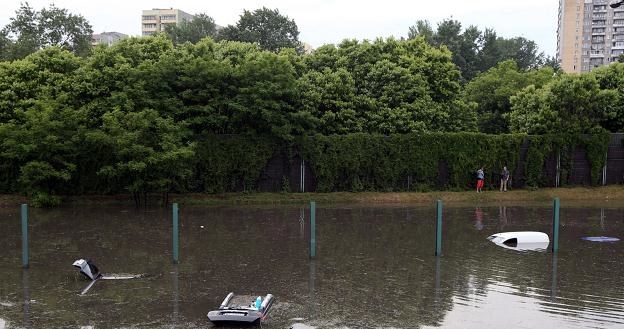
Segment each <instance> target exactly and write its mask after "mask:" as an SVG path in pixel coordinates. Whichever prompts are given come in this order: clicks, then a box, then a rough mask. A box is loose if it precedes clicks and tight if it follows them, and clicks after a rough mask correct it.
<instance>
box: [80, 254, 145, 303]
mask: <svg viewBox="0 0 624 329" xmlns="http://www.w3.org/2000/svg"><path fill="white" fill-rule="evenodd" d="M72 265H73V266H74V267H77V268H78V269H79V270H80V274H82V275H83V276H84V277H85V278H87V279H89V280H91V282H90V283H89V284H88V285H87V286H86V287H85V288H84V289H82V291H81V292H80V294H81V295H84V294H86V293H87V292H88V291H89V289H91V287H93V285H95V283H96V282H98V281H99V280H128V279H139V278H142V277H144V276H145V275H143V274H138V275H133V274H124V275H104V274H102V273H100V270H99V269H98V267H97V266H95V264H94V263H93V262H92V261H91V260H84V259H78V260H76V261H75V262H74V263H73V264H72Z"/></svg>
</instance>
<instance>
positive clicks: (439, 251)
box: [435, 200, 442, 256]
mask: <svg viewBox="0 0 624 329" xmlns="http://www.w3.org/2000/svg"><path fill="white" fill-rule="evenodd" d="M436 210H437V214H438V216H437V217H438V218H437V220H436V241H435V244H436V249H435V255H436V256H440V255H442V200H438V201H437V202H436Z"/></svg>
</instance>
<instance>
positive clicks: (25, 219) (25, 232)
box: [22, 203, 29, 268]
mask: <svg viewBox="0 0 624 329" xmlns="http://www.w3.org/2000/svg"><path fill="white" fill-rule="evenodd" d="M28 265H29V263H28V205H27V204H25V203H24V204H22V266H23V267H24V268H28Z"/></svg>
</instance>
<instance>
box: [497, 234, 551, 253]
mask: <svg viewBox="0 0 624 329" xmlns="http://www.w3.org/2000/svg"><path fill="white" fill-rule="evenodd" d="M488 240H490V241H492V242H494V243H495V244H496V245H498V246H501V247H503V248H507V249H513V250H519V251H527V250H535V251H540V250H546V249H547V248H548V244H549V243H550V239H549V238H548V234H546V233H543V232H531V231H522V232H502V233H496V234H492V235H490V236H489V237H488Z"/></svg>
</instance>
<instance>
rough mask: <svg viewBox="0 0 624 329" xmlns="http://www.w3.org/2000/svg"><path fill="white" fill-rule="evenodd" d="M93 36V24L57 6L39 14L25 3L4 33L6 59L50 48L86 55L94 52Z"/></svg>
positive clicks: (3, 49) (43, 10) (3, 54)
mask: <svg viewBox="0 0 624 329" xmlns="http://www.w3.org/2000/svg"><path fill="white" fill-rule="evenodd" d="M92 34H93V30H92V29H91V25H89V22H87V20H86V19H85V18H84V17H83V16H81V15H74V14H71V13H69V12H68V11H67V9H61V8H57V7H55V6H54V5H50V7H49V8H43V9H41V11H39V12H37V11H35V10H34V9H33V8H31V7H30V6H29V5H28V3H27V2H26V3H22V5H21V7H20V9H18V10H17V11H16V13H15V17H12V18H11V22H10V23H9V24H8V25H6V26H5V27H4V28H3V30H2V35H3V36H5V40H4V41H3V42H2V45H3V47H2V51H3V53H2V58H3V59H8V60H13V59H18V58H24V57H26V56H27V55H29V54H32V53H34V52H35V51H37V50H39V49H42V48H45V47H50V46H58V47H61V48H63V49H66V50H69V51H71V52H73V53H75V54H77V55H79V56H86V55H87V54H89V52H90V50H91V37H92Z"/></svg>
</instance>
